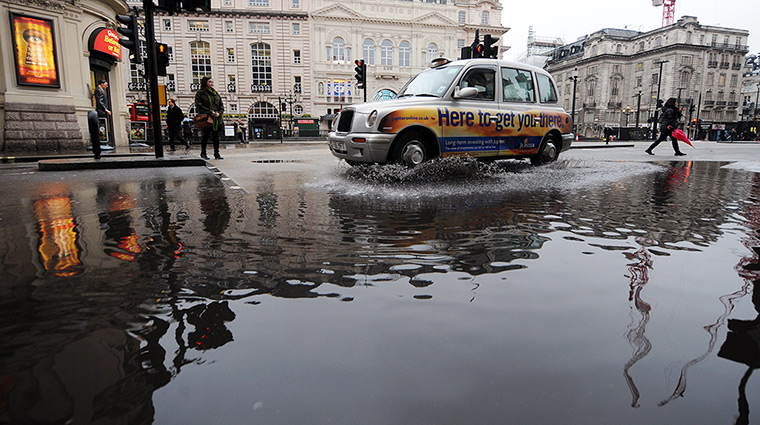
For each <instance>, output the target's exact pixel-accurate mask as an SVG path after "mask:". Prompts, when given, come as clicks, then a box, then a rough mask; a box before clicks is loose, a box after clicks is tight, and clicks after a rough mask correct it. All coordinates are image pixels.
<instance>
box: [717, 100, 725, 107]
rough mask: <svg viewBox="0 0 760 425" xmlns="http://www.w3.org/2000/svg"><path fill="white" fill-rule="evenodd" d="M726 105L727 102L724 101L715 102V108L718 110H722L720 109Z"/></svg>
mask: <svg viewBox="0 0 760 425" xmlns="http://www.w3.org/2000/svg"><path fill="white" fill-rule="evenodd" d="M726 103H727V102H726V101H725V100H719V101H717V102H715V106H716V107H718V108H722V107H724V106H726Z"/></svg>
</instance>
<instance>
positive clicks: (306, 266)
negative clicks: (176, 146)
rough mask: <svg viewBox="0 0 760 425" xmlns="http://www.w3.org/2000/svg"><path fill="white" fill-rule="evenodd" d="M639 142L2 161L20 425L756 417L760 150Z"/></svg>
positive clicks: (8, 391) (0, 327)
mask: <svg viewBox="0 0 760 425" xmlns="http://www.w3.org/2000/svg"><path fill="white" fill-rule="evenodd" d="M641 143H642V142H638V143H633V145H634V146H632V147H629V148H616V149H573V150H570V151H568V152H565V153H563V157H562V159H561V160H560V161H559V162H558V163H556V164H552V165H549V166H544V167H530V166H528V165H527V163H524V162H515V161H503V162H501V161H500V162H496V163H493V164H482V163H477V162H473V161H470V160H464V159H459V160H447V161H437V162H434V163H431V164H426V165H424V166H422V167H419V168H417V169H415V170H411V171H410V170H407V169H403V168H400V167H394V166H372V167H358V168H351V167H348V166H347V165H346V164H343V163H339V162H337V161H336V160H334V159H333V158H332V157H331V156H330V154H329V152H327V151H326V146H325V145H324V144H314V145H290V146H282V147H276V146H273V147H269V148H267V149H260V150H258V149H250V148H246V149H225V150H224V151H223V155H224V157H225V159H224V160H223V161H213V160H212V161H209V165H208V167H202V166H201V167H198V166H195V167H180V168H151V169H120V170H81V171H66V172H56V171H47V172H45V171H39V169H38V168H37V167H36V164H5V165H2V166H0V177H1V178H2V181H3V183H2V185H0V196H2V199H4V202H3V204H2V206H0V232H1V233H2V237H1V238H0V241H2V242H0V258H2V261H3V263H2V264H3V266H2V269H1V271H0V282H3V283H2V284H0V311H1V312H2V316H0V336H2V339H3V341H4V342H5V343H4V344H3V345H2V346H0V423H14V424H16V423H20V424H24V423H66V422H69V423H77V424H78V423H129V424H148V423H156V424H188V423H230V424H233V423H234V424H237V423H262V424H297V423H316V424H323V423H325V424H326V423H333V424H336V423H337V424H356V423H362V424H388V423H410V424H427V423H431V424H433V423H435V424H440V423H452V424H460V423H478V424H486V423H499V424H501V423H522V424H534V423H535V424H543V423H614V424H634V423H635V424H639V423H675V424H679V423H734V422H737V423H758V418H760V403H757V399H756V397H753V394H757V392H758V390H760V379H756V378H755V379H753V377H752V376H751V373H752V371H753V370H754V369H755V368H756V367H758V366H759V365H760V347H759V346H758V336H757V335H760V320H758V317H759V316H758V312H759V311H760V298H758V297H757V296H754V295H753V289H754V285H755V283H756V282H758V277H759V276H758V274H757V272H758V270H760V261H758V254H757V253H758V252H760V240H759V239H758V236H760V235H759V234H758V231H759V230H760V210H758V197H760V177H759V176H758V174H757V173H756V172H757V171H760V169H758V168H757V163H758V160H757V158H758V155H757V152H758V151H759V150H760V145H756V144H735V145H731V146H727V145H724V144H720V145H717V144H714V143H713V144H708V142H703V143H705V144H704V145H700V144H696V149H694V150H693V151H689V150H686V153H687V154H689V155H688V156H687V157H685V159H686V160H683V159H684V158H676V157H672V156H670V153H671V152H670V151H671V149H670V146H666V145H664V144H663V145H661V146H660V147H658V149H657V150H656V151H655V152H656V153H657V155H656V156H655V157H650V156H648V155H646V154H645V153H643V148H646V146H645V145H643V144H642V145H641V146H639V144H641ZM698 143H699V142H698ZM193 153H194V152H192V151H191V154H193ZM759 293H760V291H759ZM745 419H746V420H747V421H746V422H740V421H742V420H745Z"/></svg>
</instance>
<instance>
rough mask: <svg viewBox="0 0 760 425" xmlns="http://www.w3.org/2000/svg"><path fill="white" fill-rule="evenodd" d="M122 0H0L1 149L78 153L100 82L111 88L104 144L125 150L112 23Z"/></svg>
mask: <svg viewBox="0 0 760 425" xmlns="http://www.w3.org/2000/svg"><path fill="white" fill-rule="evenodd" d="M126 11H127V6H126V4H125V3H124V1H122V0H100V1H96V0H0V34H2V35H1V36H0V66H1V67H2V71H0V149H2V152H3V154H4V155H17V154H25V153H37V152H56V151H71V150H74V151H84V149H85V147H86V146H87V145H89V144H90V142H89V140H90V139H89V132H88V124H87V113H88V111H90V110H93V109H94V103H93V96H92V94H93V90H94V88H95V84H96V83H97V81H98V80H101V79H104V80H107V81H108V82H109V83H110V87H109V90H108V96H109V100H110V101H111V105H113V106H112V109H113V110H114V113H113V115H112V116H111V117H110V118H108V119H106V120H104V121H103V122H101V131H102V138H103V142H104V143H108V144H111V145H114V144H115V145H126V144H127V134H126V131H123V129H125V128H126V126H127V123H128V117H127V114H126V109H125V107H124V106H123V105H124V96H125V90H124V87H125V84H124V80H123V74H122V72H121V71H120V69H119V68H120V66H119V56H120V54H121V52H120V47H121V46H120V45H119V44H118V35H117V34H116V32H115V31H114V28H115V27H116V24H115V17H116V15H117V14H120V13H125V12H126Z"/></svg>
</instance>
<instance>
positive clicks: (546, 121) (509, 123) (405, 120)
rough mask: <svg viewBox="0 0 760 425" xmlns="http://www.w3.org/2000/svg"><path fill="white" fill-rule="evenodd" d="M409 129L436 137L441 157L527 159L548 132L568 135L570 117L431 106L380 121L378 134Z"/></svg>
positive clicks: (536, 149)
mask: <svg viewBox="0 0 760 425" xmlns="http://www.w3.org/2000/svg"><path fill="white" fill-rule="evenodd" d="M410 125H422V126H425V127H427V128H429V129H431V130H432V131H433V132H434V133H435V134H436V136H437V137H438V140H439V143H440V147H441V156H460V155H470V156H479V154H485V153H489V154H492V153H493V152H494V151H499V152H500V153H502V154H513V155H528V154H534V153H536V152H537V151H538V148H539V145H540V143H541V140H542V139H543V137H544V135H545V134H546V133H547V132H548V131H549V130H551V129H557V130H559V131H560V132H561V133H569V132H570V131H571V129H570V116H569V115H568V114H567V113H564V112H545V111H538V110H529V111H519V112H518V111H507V110H494V109H480V108H449V107H446V106H437V107H435V106H430V107H415V108H406V109H402V110H398V111H394V112H391V113H389V114H388V115H386V116H385V117H383V119H382V120H381V122H380V124H379V127H378V128H379V130H380V131H381V132H383V133H398V132H399V131H401V130H402V129H404V128H406V127H408V126H410Z"/></svg>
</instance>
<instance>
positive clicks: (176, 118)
mask: <svg viewBox="0 0 760 425" xmlns="http://www.w3.org/2000/svg"><path fill="white" fill-rule="evenodd" d="M167 103H168V104H169V108H168V109H167V110H166V129H167V131H168V132H169V146H170V147H171V150H176V149H175V147H174V138H175V137H176V138H177V140H179V141H180V142H182V143H183V144H184V145H185V148H187V149H190V143H188V142H187V140H185V139H184V138H183V137H182V131H181V129H182V120H183V119H184V118H185V114H183V113H182V109H180V107H179V106H177V103H176V102H175V100H174V99H169V100H168V101H167Z"/></svg>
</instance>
